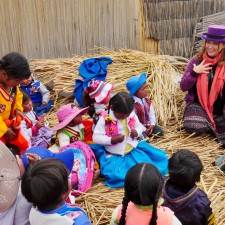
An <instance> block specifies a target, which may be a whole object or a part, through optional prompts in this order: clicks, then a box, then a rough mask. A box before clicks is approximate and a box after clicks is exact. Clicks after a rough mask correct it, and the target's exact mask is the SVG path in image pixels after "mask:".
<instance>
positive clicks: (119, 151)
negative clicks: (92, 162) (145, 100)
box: [91, 92, 168, 187]
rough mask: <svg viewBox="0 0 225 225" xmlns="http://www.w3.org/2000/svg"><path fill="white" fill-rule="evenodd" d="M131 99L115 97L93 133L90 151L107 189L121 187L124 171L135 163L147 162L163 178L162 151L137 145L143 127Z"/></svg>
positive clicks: (165, 162)
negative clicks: (95, 159) (108, 187)
mask: <svg viewBox="0 0 225 225" xmlns="http://www.w3.org/2000/svg"><path fill="white" fill-rule="evenodd" d="M133 109H134V99H133V98H132V96H131V95H130V94H128V93H123V92H120V93H118V94H116V95H114V96H113V97H112V98H111V100H110V102H109V108H108V114H107V113H105V114H102V116H101V117H100V118H99V121H98V123H97V124H96V127H95V129H94V134H93V140H94V142H95V143H96V144H99V145H91V148H92V150H93V151H94V153H95V156H96V158H97V160H98V162H99V164H100V170H101V175H102V176H104V177H105V178H106V181H105V184H106V185H107V186H110V187H123V186H124V178H125V175H126V173H127V171H128V170H129V169H130V168H131V167H132V166H134V165H136V164H137V163H141V162H149V163H152V164H154V165H156V167H158V169H159V170H160V172H161V173H162V174H163V175H165V174H167V171H168V170H167V166H168V158H167V156H166V154H165V151H163V150H160V149H157V148H155V147H153V146H151V145H149V144H148V143H147V142H146V141H142V142H138V141H137V137H138V136H139V135H140V134H142V132H143V129H144V127H143V125H142V124H141V123H140V122H139V120H138V118H137V115H136V114H135V113H134V112H133Z"/></svg>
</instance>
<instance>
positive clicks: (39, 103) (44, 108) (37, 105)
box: [19, 74, 53, 116]
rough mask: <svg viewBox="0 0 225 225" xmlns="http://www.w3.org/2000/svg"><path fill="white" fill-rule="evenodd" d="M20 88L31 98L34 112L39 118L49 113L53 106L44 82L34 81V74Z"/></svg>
mask: <svg viewBox="0 0 225 225" xmlns="http://www.w3.org/2000/svg"><path fill="white" fill-rule="evenodd" d="M19 87H20V90H21V91H23V92H25V93H27V94H28V95H29V96H30V98H31V101H32V103H33V108H34V111H35V113H36V114H37V115H38V116H41V115H42V114H43V113H47V112H48V111H49V110H50V109H51V107H52V106H53V101H52V100H50V92H49V90H48V89H47V88H46V87H45V85H44V84H43V83H42V82H40V81H38V80H36V79H34V77H33V74H32V75H31V76H30V77H29V78H28V79H26V80H23V81H22V82H21V83H20V86H19Z"/></svg>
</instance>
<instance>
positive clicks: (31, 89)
mask: <svg viewBox="0 0 225 225" xmlns="http://www.w3.org/2000/svg"><path fill="white" fill-rule="evenodd" d="M40 85H41V82H40V81H34V80H33V81H32V82H31V83H30V84H29V85H27V86H24V85H20V90H21V91H23V92H26V93H27V94H28V95H29V96H30V99H31V101H32V102H33V103H39V104H41V103H42V95H41V93H40V92H39V88H40Z"/></svg>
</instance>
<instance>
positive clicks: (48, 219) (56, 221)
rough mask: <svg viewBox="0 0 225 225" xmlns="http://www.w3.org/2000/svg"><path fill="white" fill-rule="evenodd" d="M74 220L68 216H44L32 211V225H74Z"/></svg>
mask: <svg viewBox="0 0 225 225" xmlns="http://www.w3.org/2000/svg"><path fill="white" fill-rule="evenodd" d="M73 223H74V220H73V219H70V218H69V217H68V216H61V215H59V214H58V213H53V214H43V213H41V212H39V211H38V210H36V209H35V208H32V209H31V211H30V224H31V225H73Z"/></svg>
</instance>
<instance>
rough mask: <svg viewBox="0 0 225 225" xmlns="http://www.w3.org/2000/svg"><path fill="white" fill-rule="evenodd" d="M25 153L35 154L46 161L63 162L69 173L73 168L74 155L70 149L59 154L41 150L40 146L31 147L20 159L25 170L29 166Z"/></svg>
mask: <svg viewBox="0 0 225 225" xmlns="http://www.w3.org/2000/svg"><path fill="white" fill-rule="evenodd" d="M26 153H34V154H37V155H39V156H40V157H41V159H46V158H55V159H59V160H60V161H61V162H63V163H64V164H65V166H66V167H67V169H68V171H69V172H71V170H72V168H73V161H74V153H73V150H72V149H68V150H65V151H63V152H60V153H53V152H51V151H50V150H48V149H47V148H43V147H40V146H37V147H31V148H29V149H28V150H27V151H26V152H25V154H24V155H23V157H22V161H23V165H24V168H26V167H27V165H28V164H29V161H28V158H27V156H26Z"/></svg>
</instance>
